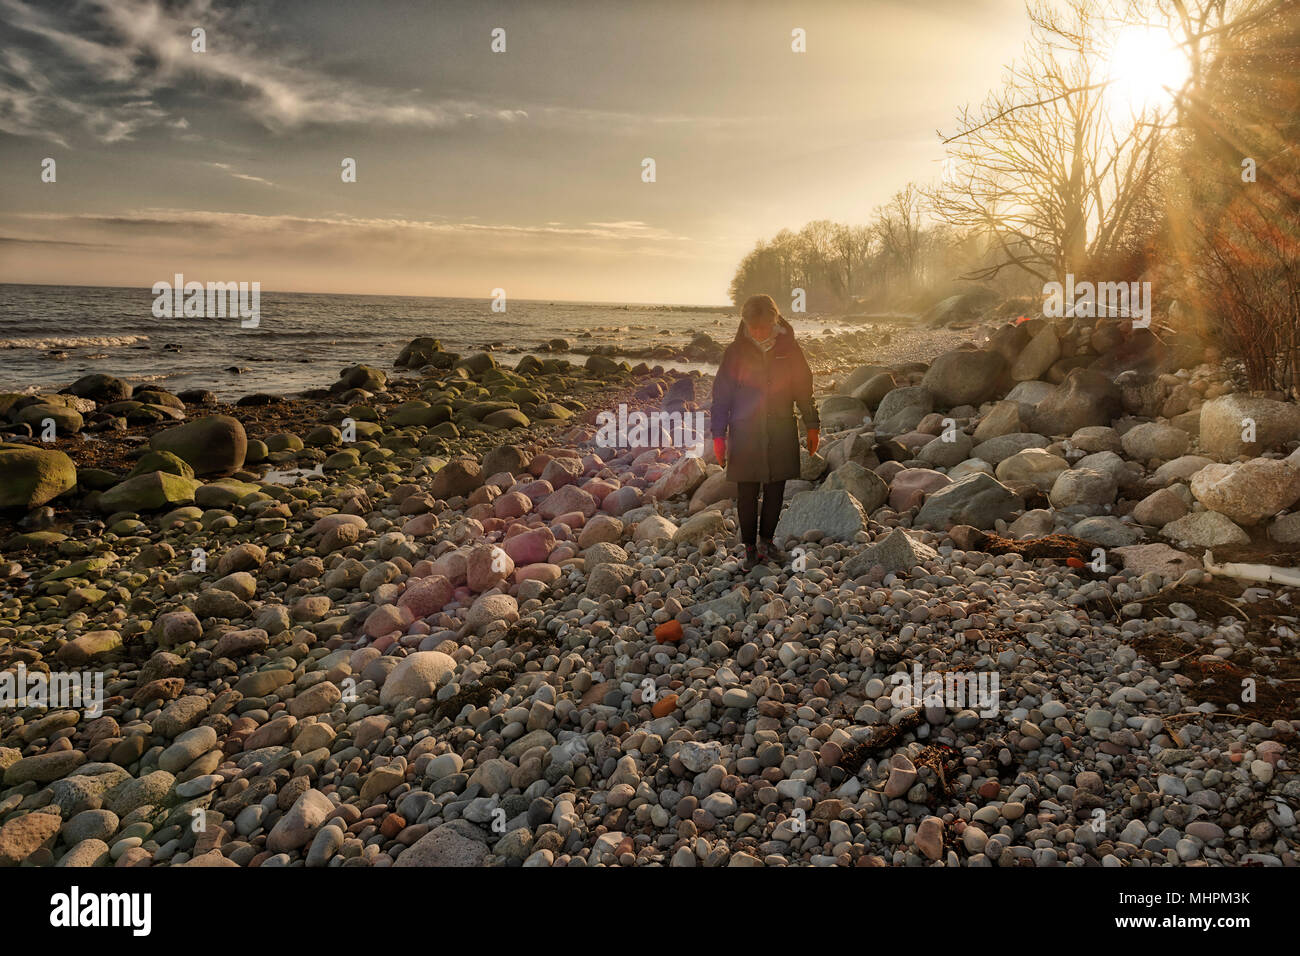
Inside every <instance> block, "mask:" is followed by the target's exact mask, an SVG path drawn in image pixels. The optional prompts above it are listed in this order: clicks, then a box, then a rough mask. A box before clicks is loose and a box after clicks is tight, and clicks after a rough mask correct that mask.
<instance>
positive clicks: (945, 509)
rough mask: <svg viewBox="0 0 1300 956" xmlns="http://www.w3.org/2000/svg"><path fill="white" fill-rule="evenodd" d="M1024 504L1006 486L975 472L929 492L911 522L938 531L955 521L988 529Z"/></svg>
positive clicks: (1006, 518)
mask: <svg viewBox="0 0 1300 956" xmlns="http://www.w3.org/2000/svg"><path fill="white" fill-rule="evenodd" d="M1024 506H1025V503H1024V502H1023V501H1022V500H1021V499H1020V496H1019V495H1017V494H1016V493H1015V492H1014V491H1012V490H1011V489H1010V488H1008V487H1007V486H1006V485H1004V484H1002V483H1001V482H1000V481H998V480H997V479H996V478H993V477H991V476H989V475H985V474H982V473H980V472H976V473H974V474H970V475H967V476H966V477H965V478H962V479H961V480H960V481H954V482H953V483H952V484H951V485H946V486H945V487H943V488H940V489H939V490H938V491H936V492H934V493H933V494H931V495H930V497H928V498H927V499H926V500H925V504H923V505H922V506H921V510H920V511H918V512H917V514H916V518H915V520H914V521H913V522H912V523H913V525H914V526H916V527H929V528H937V529H939V530H947V529H948V528H951V527H952V526H953V525H958V524H968V525H971V526H972V527H975V528H982V529H988V528H992V527H993V525H994V522H996V521H997V520H998V519H999V518H1002V519H1004V520H1010V519H1011V518H1013V517H1014V516H1015V514H1016V513H1017V512H1018V511H1020V510H1021V509H1022V508H1024Z"/></svg>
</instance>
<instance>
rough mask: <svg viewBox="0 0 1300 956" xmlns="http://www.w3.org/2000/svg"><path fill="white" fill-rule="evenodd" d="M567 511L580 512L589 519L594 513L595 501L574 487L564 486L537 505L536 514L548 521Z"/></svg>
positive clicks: (586, 493)
mask: <svg viewBox="0 0 1300 956" xmlns="http://www.w3.org/2000/svg"><path fill="white" fill-rule="evenodd" d="M569 511H581V512H582V513H583V515H585V516H586V517H588V518H590V517H591V516H592V515H594V514H595V513H596V499H595V498H593V497H592V496H591V495H590V494H589V493H588V492H585V491H583V490H582V489H581V488H578V487H577V486H575V485H565V486H564V487H563V488H557V489H555V491H553V492H551V493H550V494H549V495H547V496H546V497H545V498H543V499H542V500H541V502H539V503H538V505H537V513H538V514H540V515H541V516H542V517H543V518H546V519H548V520H553V519H555V518H558V517H559V516H560V515H562V514H565V513H566V512H569Z"/></svg>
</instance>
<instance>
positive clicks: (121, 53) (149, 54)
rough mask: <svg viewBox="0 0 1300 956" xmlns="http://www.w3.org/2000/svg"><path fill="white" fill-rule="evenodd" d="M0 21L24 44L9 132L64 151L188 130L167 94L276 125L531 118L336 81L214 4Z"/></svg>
mask: <svg viewBox="0 0 1300 956" xmlns="http://www.w3.org/2000/svg"><path fill="white" fill-rule="evenodd" d="M0 21H3V22H4V23H6V24H7V25H8V26H9V27H11V28H12V29H13V31H14V34H15V41H14V42H16V43H17V44H19V45H21V49H20V48H18V47H14V46H11V47H8V48H7V49H6V50H5V51H4V55H3V57H2V58H0V130H3V131H4V132H7V133H12V134H14V135H18V136H31V137H37V138H43V139H46V140H49V141H50V142H54V143H57V144H59V145H61V146H67V145H69V143H70V142H71V141H72V139H73V136H74V134H82V135H89V136H90V137H91V138H92V139H94V140H97V141H99V142H102V143H115V142H121V141H123V140H129V139H132V138H133V137H135V136H136V135H137V134H138V133H140V132H141V131H142V130H145V129H148V128H151V127H156V126H163V127H171V128H175V129H185V128H187V127H188V125H189V121H188V120H187V119H186V118H185V117H175V116H172V115H170V114H169V112H168V111H167V110H166V109H164V108H162V107H161V106H159V101H160V99H162V98H163V96H164V95H167V94H181V95H199V96H202V95H205V94H208V93H216V94H217V95H218V96H220V98H221V99H222V100H223V101H224V102H229V103H234V104H236V105H237V107H238V108H239V109H240V110H242V112H243V113H244V115H245V116H246V117H248V118H249V119H251V120H253V121H254V122H256V123H259V124H260V125H262V126H264V127H266V128H267V129H270V130H272V131H277V132H279V131H285V130H294V129H299V128H302V127H306V126H313V125H315V126H334V125H369V126H391V127H410V128H419V129H437V128H442V127H448V126H454V125H457V124H461V123H467V122H494V123H514V122H517V121H519V120H523V119H527V118H528V113H527V111H525V110H521V109H518V108H512V107H511V108H507V107H501V106H497V105H491V106H489V105H484V104H480V103H476V102H473V101H469V100H455V99H442V100H436V99H428V98H421V97H419V96H417V95H415V94H412V93H408V92H400V93H399V92H396V91H392V90H387V89H383V88H379V87H375V86H371V85H366V84H362V83H358V82H351V81H347V80H345V79H341V78H336V77H333V76H327V75H325V74H323V73H321V72H319V71H318V70H315V69H312V68H311V67H309V66H304V65H301V64H299V63H295V62H293V61H292V60H291V59H290V55H289V54H288V53H286V52H285V51H278V50H270V49H263V48H262V44H261V43H260V42H259V38H258V37H257V36H255V35H254V34H253V32H252V31H251V30H249V29H248V28H247V26H246V25H245V24H243V23H242V22H241V20H240V19H239V18H238V16H237V14H236V12H235V11H233V10H230V9H226V8H218V7H217V6H215V5H213V4H212V3H210V2H208V0H188V2H182V3H164V2H162V0H86V2H84V3H81V4H79V5H77V6H76V8H75V9H71V10H68V11H67V12H62V11H61V12H60V13H52V12H50V11H49V10H48V9H47V8H44V7H41V6H38V5H36V4H35V3H33V2H27V0H0ZM196 25H199V26H201V27H202V29H204V30H205V46H206V49H205V51H204V52H195V51H194V50H193V49H192V44H193V42H194V41H193V38H192V36H191V31H192V30H194V29H195V27H196ZM50 77H58V78H59V79H58V80H57V81H51V80H50V79H49V78H50Z"/></svg>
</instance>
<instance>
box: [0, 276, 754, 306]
mask: <svg viewBox="0 0 1300 956" xmlns="http://www.w3.org/2000/svg"><path fill="white" fill-rule="evenodd" d="M173 274H174V273H173ZM183 274H184V273H182V275H183ZM6 285H26V286H40V287H42V288H50V289H140V290H143V291H144V292H146V293H148V294H149V295H152V294H153V289H152V287H151V286H140V285H135V284H124V285H81V284H79V283H73V282H8V281H0V286H6ZM261 291H263V292H273V293H277V294H281V295H348V296H355V297H357V298H371V299H380V298H383V299H462V300H466V301H470V302H473V301H476V300H477V299H478V298H479V297H478V296H467V295H411V294H408V293H398V292H306V291H303V290H301V289H262V290H261ZM482 298H483V299H484V300H485V301H488V302H491V301H492V298H493V297H492V296H490V295H487V296H483V297H482ZM509 298H511V299H514V301H516V302H530V303H538V304H546V303H550V304H552V305H624V306H653V307H667V308H675V309H710V310H716V309H723V308H726V309H735V305H734V304H731V303H716V304H711V305H710V304H705V303H697V302H631V301H620V300H595V299H529V298H524V297H522V296H519V297H514V296H510V297H509Z"/></svg>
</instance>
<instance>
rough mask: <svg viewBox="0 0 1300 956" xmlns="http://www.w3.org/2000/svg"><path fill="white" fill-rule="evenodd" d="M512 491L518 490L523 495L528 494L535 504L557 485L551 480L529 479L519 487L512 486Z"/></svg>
mask: <svg viewBox="0 0 1300 956" xmlns="http://www.w3.org/2000/svg"><path fill="white" fill-rule="evenodd" d="M510 490H511V491H517V492H519V493H520V494H522V495H527V496H528V498H529V500H531V501H532V503H533V504H534V505H535V504H537V502H539V501H541V500H542V499H543V498H545V497H546V496H547V495H549V494H550V493H551V492H553V491H555V487H554V486H553V485H552V484H551V483H550V482H549V481H527V482H524V483H523V484H522V485H520V486H519V487H518V488H511V489H510Z"/></svg>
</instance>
